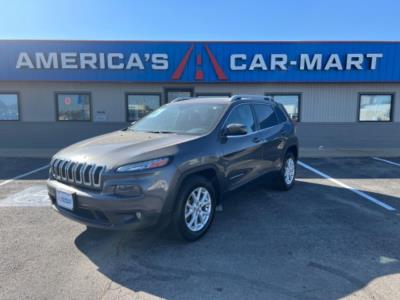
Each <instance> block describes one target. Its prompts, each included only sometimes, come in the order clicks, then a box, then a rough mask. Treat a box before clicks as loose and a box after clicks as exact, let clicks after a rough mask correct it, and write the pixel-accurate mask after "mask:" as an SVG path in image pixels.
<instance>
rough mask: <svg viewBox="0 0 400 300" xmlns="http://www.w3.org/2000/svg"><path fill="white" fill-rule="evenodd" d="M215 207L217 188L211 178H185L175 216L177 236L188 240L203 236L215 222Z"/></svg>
mask: <svg viewBox="0 0 400 300" xmlns="http://www.w3.org/2000/svg"><path fill="white" fill-rule="evenodd" d="M196 195H197V196H198V197H196ZM215 207H216V194H215V189H214V186H213V184H212V183H211V182H210V181H209V180H207V179H206V178H204V177H201V176H191V177H189V178H188V179H187V180H185V181H184V182H183V184H182V185H181V190H180V191H179V194H178V196H177V205H176V210H175V212H174V217H173V224H172V225H173V227H174V231H175V233H176V234H177V236H178V237H180V238H182V239H184V240H186V241H195V240H197V239H199V238H201V237H202V236H203V235H204V234H205V233H206V232H207V230H208V229H209V228H210V226H211V224H212V222H213V219H214V215H215ZM185 214H186V217H185ZM196 217H197V219H196ZM196 224H197V226H196Z"/></svg>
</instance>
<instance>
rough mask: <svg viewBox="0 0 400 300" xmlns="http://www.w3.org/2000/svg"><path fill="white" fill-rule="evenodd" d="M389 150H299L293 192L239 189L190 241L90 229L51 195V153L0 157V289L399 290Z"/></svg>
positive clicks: (399, 167) (99, 292)
mask: <svg viewBox="0 0 400 300" xmlns="http://www.w3.org/2000/svg"><path fill="white" fill-rule="evenodd" d="M385 160H386V161H384V160H379V159H376V158H375V159H374V158H369V157H365V158H318V159H302V160H301V161H302V165H301V166H299V167H298V175H297V182H296V185H295V187H294V188H293V189H292V190H291V191H289V192H278V191H274V190H273V189H272V188H271V187H270V186H269V185H268V184H265V182H263V181H258V182H257V183H253V184H250V185H248V186H246V187H244V188H242V189H240V190H239V191H237V192H235V193H233V194H231V195H229V196H227V197H226V199H225V201H224V203H223V210H222V211H220V212H218V213H217V216H216V219H215V223H214V224H213V226H212V228H211V229H210V231H209V233H208V234H207V235H206V236H205V237H204V238H203V239H201V240H199V241H197V242H195V243H190V244H188V243H184V242H179V241H176V240H173V239H171V238H170V237H169V236H168V235H167V234H165V233H163V232H156V231H142V232H109V231H99V230H87V229H86V227H85V226H82V225H79V224H76V223H74V222H72V221H69V220H67V219H65V218H63V217H62V216H60V215H58V214H57V213H56V212H55V211H53V210H52V209H51V207H50V206H49V201H48V199H47V196H46V190H45V179H46V177H47V169H46V168H45V166H46V164H47V163H48V161H47V160H45V159H27V158H26V159H23V158H18V159H13V158H1V159H0V299H22V298H29V299H67V298H68V299H115V298H122V299H142V298H143V299H153V298H155V299H157V298H158V297H161V298H167V299H337V298H342V297H347V298H349V299H353V298H356V299H400V158H390V159H385ZM32 171H34V172H32ZM29 172H32V173H30V174H29ZM26 173H28V174H26ZM21 174H22V175H23V174H25V176H23V177H20V178H15V177H16V176H19V175H21ZM13 178H15V179H13Z"/></svg>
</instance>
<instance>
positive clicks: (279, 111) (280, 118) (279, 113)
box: [275, 105, 287, 123]
mask: <svg viewBox="0 0 400 300" xmlns="http://www.w3.org/2000/svg"><path fill="white" fill-rule="evenodd" d="M275 113H276V117H277V118H278V123H283V122H286V121H287V118H286V115H285V113H284V112H283V110H282V108H281V107H280V106H279V105H277V106H275Z"/></svg>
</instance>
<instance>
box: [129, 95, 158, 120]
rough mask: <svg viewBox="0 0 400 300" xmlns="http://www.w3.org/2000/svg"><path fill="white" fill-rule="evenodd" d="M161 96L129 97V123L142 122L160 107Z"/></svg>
mask: <svg viewBox="0 0 400 300" xmlns="http://www.w3.org/2000/svg"><path fill="white" fill-rule="evenodd" d="M160 100H161V99H160V95H128V104H127V105H128V121H129V122H134V121H137V120H140V119H141V118H143V117H144V116H145V115H147V114H149V113H151V112H152V111H153V110H155V109H157V108H158V107H160Z"/></svg>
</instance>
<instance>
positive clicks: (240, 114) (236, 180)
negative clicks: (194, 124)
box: [221, 104, 262, 190]
mask: <svg viewBox="0 0 400 300" xmlns="http://www.w3.org/2000/svg"><path fill="white" fill-rule="evenodd" d="M229 124H243V125H245V126H246V129H247V134H245V135H237V136H223V137H222V138H221V152H222V155H221V165H222V166H223V168H224V172H225V177H226V178H227V188H228V190H232V189H235V188H237V187H239V186H240V185H242V184H244V183H246V182H249V181H250V180H252V179H254V178H255V177H257V176H258V175H259V174H260V162H261V160H262V146H261V143H260V138H259V135H258V134H259V133H258V131H257V125H256V121H255V116H254V113H253V110H252V108H251V106H250V104H239V105H237V106H235V107H234V108H233V109H232V110H231V111H230V112H229V113H228V116H227V118H226V120H225V122H224V125H223V126H222V128H221V130H222V131H223V130H224V128H226V126H228V125H229Z"/></svg>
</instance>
